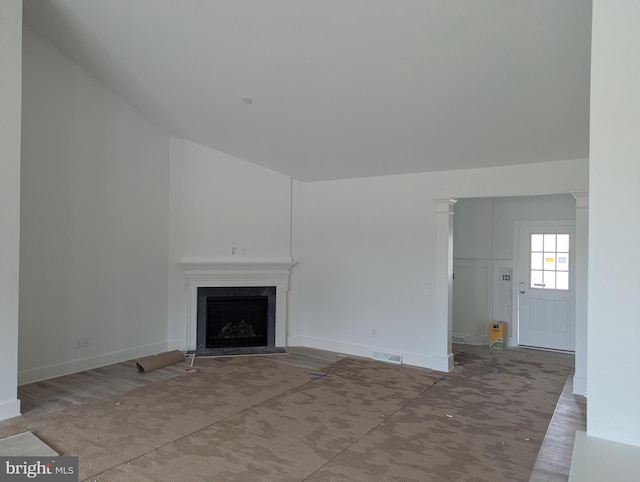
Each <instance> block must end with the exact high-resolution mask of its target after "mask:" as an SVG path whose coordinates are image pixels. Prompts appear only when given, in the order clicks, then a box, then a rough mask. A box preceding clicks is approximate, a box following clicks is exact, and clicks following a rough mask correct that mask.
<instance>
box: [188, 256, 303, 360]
mask: <svg viewBox="0 0 640 482" xmlns="http://www.w3.org/2000/svg"><path fill="white" fill-rule="evenodd" d="M178 264H179V265H180V266H181V267H182V269H183V271H184V280H185V291H186V296H187V313H186V315H187V349H189V350H194V349H195V348H196V330H197V324H198V321H197V311H198V288H203V287H232V286H275V287H276V323H275V330H276V333H275V335H276V336H275V344H276V346H277V347H284V346H285V340H286V335H287V333H286V331H287V328H286V327H287V318H286V317H287V292H288V291H289V269H291V267H292V266H293V265H294V264H295V262H294V261H293V259H291V258H249V257H247V256H233V257H229V258H182V259H181V260H180V262H179V263H178Z"/></svg>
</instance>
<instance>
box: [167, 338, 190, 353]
mask: <svg viewBox="0 0 640 482" xmlns="http://www.w3.org/2000/svg"><path fill="white" fill-rule="evenodd" d="M171 350H180V351H186V350H187V340H169V341H168V342H167V351H171Z"/></svg>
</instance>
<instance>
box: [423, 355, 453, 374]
mask: <svg viewBox="0 0 640 482" xmlns="http://www.w3.org/2000/svg"><path fill="white" fill-rule="evenodd" d="M431 360H432V362H431V363H432V366H430V367H428V368H431V369H432V370H435V371H437V372H444V373H449V372H450V371H451V370H452V369H453V353H449V354H448V355H447V356H433V357H431Z"/></svg>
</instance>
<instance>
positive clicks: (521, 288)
mask: <svg viewBox="0 0 640 482" xmlns="http://www.w3.org/2000/svg"><path fill="white" fill-rule="evenodd" d="M520 294H521V295H523V294H524V281H520Z"/></svg>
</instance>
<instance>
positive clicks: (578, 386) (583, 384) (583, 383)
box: [573, 375, 587, 397]
mask: <svg viewBox="0 0 640 482" xmlns="http://www.w3.org/2000/svg"><path fill="white" fill-rule="evenodd" d="M573 394H574V395H582V396H583V397H586V396H587V379H586V378H583V377H579V376H576V375H574V376H573Z"/></svg>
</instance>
